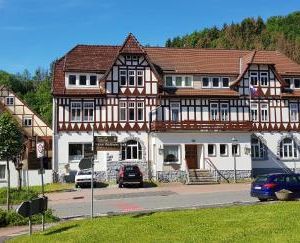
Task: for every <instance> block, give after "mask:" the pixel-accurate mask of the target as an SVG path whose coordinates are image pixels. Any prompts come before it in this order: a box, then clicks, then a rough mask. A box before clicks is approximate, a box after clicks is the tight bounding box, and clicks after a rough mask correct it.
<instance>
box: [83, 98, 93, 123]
mask: <svg viewBox="0 0 300 243" xmlns="http://www.w3.org/2000/svg"><path fill="white" fill-rule="evenodd" d="M83 121H94V103H93V102H85V103H83Z"/></svg>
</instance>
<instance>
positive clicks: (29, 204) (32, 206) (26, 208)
mask: <svg viewBox="0 0 300 243" xmlns="http://www.w3.org/2000/svg"><path fill="white" fill-rule="evenodd" d="M47 206H48V198H47V197H39V198H36V199H33V200H31V201H25V202H22V204H21V205H20V206H19V207H18V208H17V210H16V211H17V213H18V214H20V215H22V216H23V217H31V216H32V215H35V214H39V213H43V212H45V211H46V210H47Z"/></svg>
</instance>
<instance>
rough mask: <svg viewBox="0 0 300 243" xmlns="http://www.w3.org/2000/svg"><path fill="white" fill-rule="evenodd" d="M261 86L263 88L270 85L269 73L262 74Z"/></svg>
mask: <svg viewBox="0 0 300 243" xmlns="http://www.w3.org/2000/svg"><path fill="white" fill-rule="evenodd" d="M260 85H261V86H262V87H266V86H268V85H269V73H268V72H260Z"/></svg>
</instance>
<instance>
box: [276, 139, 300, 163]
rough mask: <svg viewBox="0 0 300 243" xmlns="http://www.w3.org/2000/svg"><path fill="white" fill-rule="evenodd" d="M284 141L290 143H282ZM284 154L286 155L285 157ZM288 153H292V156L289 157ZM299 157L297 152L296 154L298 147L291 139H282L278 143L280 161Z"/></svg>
mask: <svg viewBox="0 0 300 243" xmlns="http://www.w3.org/2000/svg"><path fill="white" fill-rule="evenodd" d="M285 139H290V140H291V142H289V143H287V142H285V143H284V140H285ZM285 153H286V155H285ZM290 153H292V156H290ZM298 156H299V152H298V146H297V144H296V142H295V140H294V139H293V138H290V137H287V138H284V139H282V141H280V158H281V159H286V160H288V159H297V158H298Z"/></svg>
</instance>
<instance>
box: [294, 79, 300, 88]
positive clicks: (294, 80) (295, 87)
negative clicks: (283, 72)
mask: <svg viewBox="0 0 300 243" xmlns="http://www.w3.org/2000/svg"><path fill="white" fill-rule="evenodd" d="M295 80H299V85H300V78H293V86H294V89H300V86H299V87H296V86H295Z"/></svg>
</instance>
